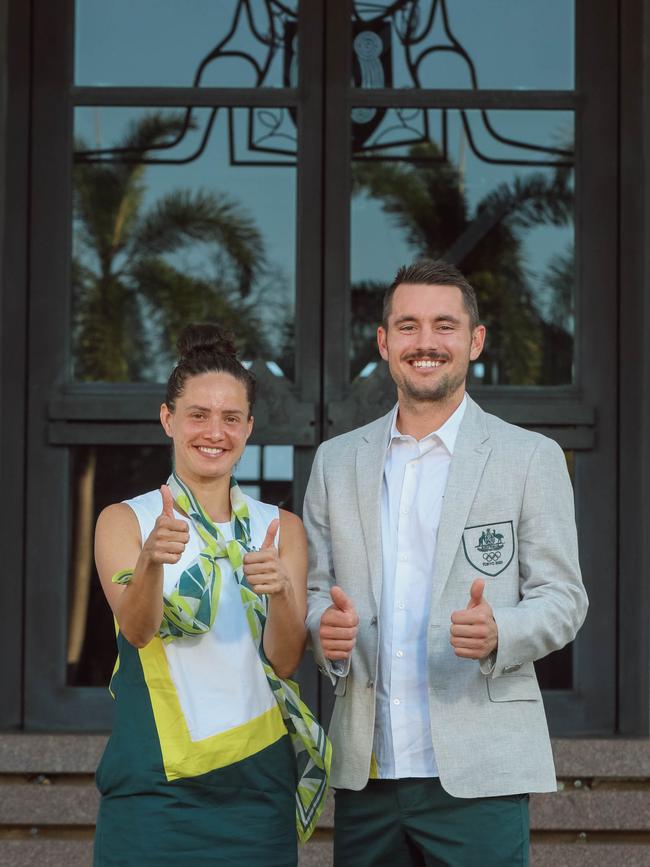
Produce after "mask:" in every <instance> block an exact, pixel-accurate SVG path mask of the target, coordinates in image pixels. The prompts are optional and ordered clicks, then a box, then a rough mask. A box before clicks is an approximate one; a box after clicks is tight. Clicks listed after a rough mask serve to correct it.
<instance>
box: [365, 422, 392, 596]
mask: <svg viewBox="0 0 650 867" xmlns="http://www.w3.org/2000/svg"><path fill="white" fill-rule="evenodd" d="M392 417H393V411H392V410H391V412H389V413H388V415H386V416H384V417H383V418H380V419H378V420H377V421H376V422H375V424H373V425H371V426H370V427H368V428H367V429H366V430H365V431H364V433H362V435H361V439H360V441H359V445H358V446H357V456H356V474H357V480H356V481H357V500H358V503H359V512H360V513H361V526H362V527H363V537H364V538H363V541H364V544H365V549H366V553H367V556H368V571H369V573H370V584H371V587H372V592H373V594H374V597H375V602H376V603H377V605H379V602H380V599H381V583H382V555H381V492H382V486H383V482H384V463H385V461H386V447H387V444H388V433H389V431H390V425H391V420H392Z"/></svg>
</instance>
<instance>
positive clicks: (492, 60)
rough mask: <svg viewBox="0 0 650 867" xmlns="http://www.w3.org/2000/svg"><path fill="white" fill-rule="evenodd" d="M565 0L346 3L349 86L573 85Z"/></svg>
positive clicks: (570, 6)
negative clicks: (350, 10) (349, 6)
mask: <svg viewBox="0 0 650 867" xmlns="http://www.w3.org/2000/svg"><path fill="white" fill-rule="evenodd" d="M574 19H575V10H574V3H573V2H572V0H546V2H544V3H540V2H539V0H516V2H513V0H462V2H461V0H406V2H403V3H395V2H393V0H379V2H376V3H375V2H372V3H366V2H357V3H355V4H354V19H353V22H352V27H353V33H352V40H353V52H354V55H353V71H354V81H355V84H356V85H357V87H426V88H437V89H454V88H458V89H465V88H470V89H478V88H499V89H504V88H507V89H516V88H525V89H529V88H533V89H541V90H563V89H567V88H568V89H571V88H573V87H574V39H575V36H574V28H575V21H574Z"/></svg>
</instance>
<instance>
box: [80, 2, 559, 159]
mask: <svg viewBox="0 0 650 867" xmlns="http://www.w3.org/2000/svg"><path fill="white" fill-rule="evenodd" d="M297 28H298V25H297V0H294V2H293V3H286V2H281V0H258V2H254V0H239V2H238V3H237V4H236V6H235V10H234V12H233V16H232V21H231V22H230V26H229V29H228V32H227V33H226V35H225V36H224V37H223V38H222V39H220V40H219V42H217V44H216V45H215V46H214V48H212V49H211V50H210V51H209V52H208V53H207V54H206V55H205V56H204V57H203V58H202V59H201V60H200V62H199V64H198V66H197V69H196V72H195V75H194V79H193V86H194V87H201V86H202V81H203V78H204V74H205V72H206V70H207V69H208V68H209V67H210V66H211V65H212V64H215V63H218V62H219V61H222V60H224V59H228V58H237V59H239V60H241V61H244V62H245V63H247V64H248V65H249V67H250V69H251V70H252V72H253V75H254V79H255V84H254V86H255V87H264V86H265V85H267V84H268V81H267V79H268V76H269V72H270V69H271V66H272V63H273V60H274V58H275V57H276V56H277V54H278V52H282V71H283V72H282V74H283V82H284V85H285V87H289V88H295V87H297V84H298V64H297V50H298V40H299V35H298V29H297ZM352 28H353V31H352V46H353V57H352V73H353V80H354V83H355V85H356V86H357V87H359V88H361V89H364V88H390V87H392V86H393V51H394V41H396V42H397V44H399V46H400V47H401V49H402V54H403V58H402V59H403V61H404V64H405V66H406V68H407V69H408V72H409V75H410V77H411V81H412V85H413V87H414V88H420V87H421V86H422V82H421V69H422V64H423V62H424V61H425V60H426V59H427V58H428V57H431V56H432V55H434V54H436V53H448V54H453V55H456V56H457V57H459V58H460V59H461V60H462V61H463V63H464V64H465V65H466V68H467V71H468V75H469V80H470V82H471V88H472V89H473V90H479V80H478V74H477V71H476V66H475V64H474V61H473V60H472V58H471V56H470V55H469V53H468V52H467V51H466V49H465V48H464V47H463V45H462V44H461V42H460V40H459V39H458V38H457V37H456V35H455V34H454V32H453V30H452V28H451V24H450V16H449V10H448V0H395V2H393V3H377V2H375V3H373V2H362V0H359V2H356V3H355V4H354V6H353V20H352ZM438 33H442V37H440V36H438V35H437V34H438ZM393 36H395V37H396V40H393ZM251 42H253V43H254V44H255V45H256V48H257V49H258V51H257V53H256V54H253V53H252V52H251V51H250V49H246V48H245V46H250V44H251ZM242 110H244V111H246V112H247V114H248V118H247V134H246V136H239V137H238V135H237V130H236V127H235V113H234V109H232V108H230V109H220V108H217V107H214V108H211V109H208V110H207V112H203V114H204V115H207V116H204V117H201V118H200V123H199V122H198V121H197V120H196V117H197V110H196V109H193V108H191V107H188V108H186V109H183V110H182V111H183V123H182V124H181V125H180V127H179V129H178V131H177V133H176V134H175V135H174V136H173V137H170V138H169V139H168V140H166V141H162V142H159V143H157V144H156V145H155V146H153V147H147V148H146V149H139V148H137V147H129V148H117V147H116V148H96V149H92V150H78V151H77V152H76V153H75V160H77V161H80V162H126V163H130V162H136V163H144V164H159V165H178V164H184V163H190V162H193V161H194V160H196V159H198V158H199V157H200V156H201V155H202V154H203V153H204V151H205V148H206V146H207V144H208V141H209V138H210V135H211V132H212V129H213V127H214V122H215V119H216V117H217V113H218V112H219V111H226V112H227V118H228V120H227V122H228V142H229V159H230V163H231V165H251V164H254V165H266V166H270V167H272V166H278V165H294V164H295V160H296V156H297V135H296V123H295V121H296V117H295V109H289V108H273V109H269V108H248V109H242ZM451 111H454V112H456V111H457V112H459V115H460V120H461V124H462V128H463V131H464V135H465V138H466V141H467V144H468V146H469V148H470V149H471V150H472V151H473V153H474V154H475V155H476V157H477V158H478V159H480V160H481V161H483V162H486V163H493V164H505V165H512V166H553V167H554V168H557V167H558V166H566V167H570V166H572V165H573V151H572V149H571V148H569V147H552V146H548V145H541V144H536V143H534V142H531V141H525V140H522V139H514V138H511V137H509V136H506V135H503V134H502V133H501V132H499V130H498V129H497V128H496V126H495V124H494V123H493V122H492V121H491V119H490V116H489V112H488V111H487V110H485V109H480V110H478V118H479V122H480V124H481V125H482V127H483V131H485V132H486V133H487V135H488V137H489V139H490V140H492V141H493V142H494V143H495V144H498V145H502V146H508V147H510V148H513V149H515V150H516V151H520V152H523V153H522V154H519V155H514V154H513V155H512V156H510V155H508V156H498V155H495V154H493V153H489V152H487V151H486V150H485V149H484V148H481V147H479V145H478V143H477V137H476V132H477V130H475V129H474V128H473V123H474V118H472V116H471V115H470V114H469V112H468V111H467V110H464V109H453V110H452V109H446V108H445V109H438V110H437V115H438V117H439V126H440V136H439V142H438V144H439V149H438V152H437V154H436V155H435V156H432V157H430V160H431V161H433V160H435V161H438V160H448V159H449V155H448V126H449V116H450V112H451ZM431 116H433V111H432V110H431V109H413V108H411V109H404V108H399V107H394V108H378V107H355V108H353V109H352V114H351V120H352V135H353V154H354V157H355V158H365V159H381V160H386V159H389V160H390V159H399V161H408V160H409V156H408V155H400V156H399V157H392V156H389V155H387V154H386V151H387V150H388V149H389V148H395V147H397V146H408V145H416V144H419V143H423V142H427V141H430V140H431V130H430V117H431ZM194 132H196V133H197V135H198V143H197V144H196V145H195V146H194V148H193V149H192V150H191V151H190V153H189V154H186V155H183V156H179V155H178V154H174V151H175V149H177V148H179V146H180V145H181V144H182V143H183V142H186V141H187V140H188V136H190V134H191V133H194ZM240 138H242V139H243V138H245V141H240V140H239V139H240ZM271 157H274V158H275V159H271Z"/></svg>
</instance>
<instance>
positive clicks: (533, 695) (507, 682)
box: [485, 674, 541, 701]
mask: <svg viewBox="0 0 650 867" xmlns="http://www.w3.org/2000/svg"><path fill="white" fill-rule="evenodd" d="M485 682H486V684H487V691H488V695H489V697H490V701H539V700H540V697H541V696H540V692H539V687H538V685H537V679H536V678H535V677H533V676H532V675H529V674H505V675H502V676H501V677H497V678H494V679H492V678H490V677H488V678H486V680H485Z"/></svg>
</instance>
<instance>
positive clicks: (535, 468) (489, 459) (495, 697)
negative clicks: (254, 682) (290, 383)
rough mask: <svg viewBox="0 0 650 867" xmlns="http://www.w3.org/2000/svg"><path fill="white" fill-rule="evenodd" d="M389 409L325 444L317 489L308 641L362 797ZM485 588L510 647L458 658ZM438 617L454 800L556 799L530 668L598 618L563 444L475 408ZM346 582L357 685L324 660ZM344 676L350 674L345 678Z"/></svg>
mask: <svg viewBox="0 0 650 867" xmlns="http://www.w3.org/2000/svg"><path fill="white" fill-rule="evenodd" d="M390 421H391V414H390V413H389V414H388V415H386V416H384V417H383V418H380V419H378V420H377V421H374V422H372V423H371V424H368V425H366V426H365V427H362V428H359V429H357V430H354V431H351V432H350V433H347V434H343V435H342V436H339V437H335V438H334V439H332V440H329V441H327V442H325V443H323V444H322V445H321V446H320V448H319V449H318V452H317V454H316V457H315V460H314V465H313V468H312V473H311V478H310V480H309V485H308V488H307V494H306V498H305V508H304V521H305V527H306V529H307V537H308V540H309V609H308V614H307V626H308V629H309V633H310V642H311V646H312V649H313V651H314V654H315V657H316V660H317V662H318V665H319V667H320V668H321V670H322V671H323V672H325V673H327V674H329V675H330V677H331V679H332V682H333V683H334V684H335V693H336V703H335V707H334V713H333V716H332V722H331V726H330V732H329V734H330V738H331V740H332V745H333V764H332V779H331V783H332V785H333V786H334V787H335V788H348V789H361V788H363V787H364V786H365V784H366V782H367V780H368V775H369V770H370V762H371V754H372V742H373V728H374V718H375V681H376V678H377V662H378V635H379V630H381V628H382V624H381V622H380V621H379V610H380V609H379V604H380V599H381V587H382V555H381V519H380V508H381V490H382V482H383V465H384V459H385V454H386V448H387V444H388V436H389V429H390ZM479 577H482V578H484V579H485V582H486V588H485V598H486V599H487V601H488V602H489V603H490V605H491V606H492V608H493V611H494V617H495V620H496V622H497V626H498V630H499V644H498V648H497V651H496V653H495V654H494V655H493V658H488V659H486V660H482V661H481V662H480V663H479V662H476V661H473V660H467V659H460V658H458V657H456V655H455V654H454V652H453V649H452V647H451V645H450V643H449V627H450V616H451V612H452V611H454V610H456V609H459V608H465V606H466V605H467V602H468V600H469V590H470V586H471V584H472V582H473V581H474V579H475V578H479ZM431 580H432V582H433V600H432V604H431V611H430V613H429V630H428V659H429V705H430V716H431V737H432V739H433V747H434V751H435V756H436V762H437V764H438V768H439V772H440V780H441V783H442V785H443V787H444V788H445V790H446V791H447V792H449V793H450V794H451V795H455V796H457V797H461V798H470V797H480V796H486V795H487V796H489V795H510V794H517V793H522V792H546V791H552V790H555V788H556V780H555V770H554V767H553V757H552V754H551V746H550V741H549V735H548V729H547V725H546V718H545V715H544V707H543V704H542V698H541V694H540V690H539V686H538V684H537V679H536V677H535V671H534V667H533V660H535V659H540V658H541V657H543V656H546V655H547V654H548V653H551V651H553V650H557V649H559V648H560V647H563V646H564V645H565V644H566V643H567V642H569V641H571V640H572V639H573V638H574V636H575V634H576V632H577V631H578V629H579V627H580V625H581V624H582V622H583V620H584V618H585V614H586V611H587V596H586V593H585V590H584V587H583V585H582V580H581V577H580V567H579V564H578V548H577V539H576V528H575V518H574V508H573V492H572V488H571V482H570V480H569V475H568V472H567V467H566V462H565V459H564V455H563V453H562V450H561V449H560V448H559V446H558V445H557V444H556V443H555V442H553V441H552V440H550V439H548V438H546V437H544V436H541V435H540V434H537V433H531V432H530V431H526V430H523V429H522V428H518V427H515V426H514V425H510V424H507V423H506V422H504V421H502V420H501V419H499V418H496V417H495V416H493V415H488V414H487V413H485V412H483V411H482V410H481V409H480V407H479V406H478V405H477V404H476V403H474V401H472V400H471V399H469V402H468V406H467V409H466V411H465V415H464V417H463V421H462V424H461V427H460V430H459V432H458V437H457V440H456V446H455V450H454V455H453V458H452V461H451V465H450V468H449V477H448V481H447V488H446V491H445V497H444V501H443V509H442V515H441V518H440V525H439V528H438V540H437V547H436V556H435V565H434V571H433V574H432V576H431ZM332 584H338V585H340V586H341V587H342V588H343V590H344V591H345V593H347V594H348V596H350V598H351V599H352V600H353V601H354V604H355V606H356V609H357V612H358V614H359V618H360V623H359V632H358V636H357V644H356V646H355V648H354V651H353V652H352V656H351V660H350V663H349V669H348V667H347V666H345V667H344V669H343V671H346V669H347V671H348V673H347V674H346V676H337V671H336V669H335V668H333V667H332V664H331V663H330V661H329V660H327V659H325V657H324V656H323V653H322V650H321V647H320V643H319V639H318V627H319V624H320V618H321V615H322V613H323V611H324V610H325V608H327V607H328V606H329V605H330V604H331V598H330V594H329V589H330V587H331V585H332ZM339 671H340V669H339Z"/></svg>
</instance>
